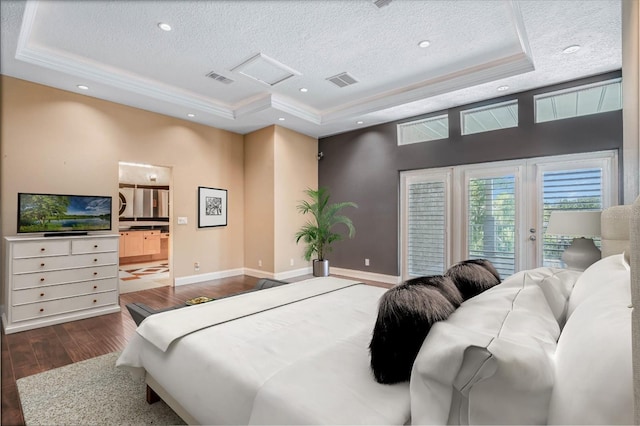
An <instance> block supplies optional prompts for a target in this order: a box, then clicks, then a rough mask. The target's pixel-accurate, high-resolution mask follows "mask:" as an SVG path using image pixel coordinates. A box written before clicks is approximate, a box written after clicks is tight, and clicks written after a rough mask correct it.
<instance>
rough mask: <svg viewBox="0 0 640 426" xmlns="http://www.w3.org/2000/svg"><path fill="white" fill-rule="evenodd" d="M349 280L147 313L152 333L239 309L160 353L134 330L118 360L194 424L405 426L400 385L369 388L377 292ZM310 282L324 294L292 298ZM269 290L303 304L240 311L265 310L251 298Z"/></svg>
mask: <svg viewBox="0 0 640 426" xmlns="http://www.w3.org/2000/svg"><path fill="white" fill-rule="evenodd" d="M355 283H356V282H354V281H348V280H339V279H335V278H323V279H313V280H309V281H303V282H300V283H296V284H293V285H287V286H282V287H274V288H271V289H266V290H261V291H259V292H254V293H249V294H245V295H241V296H237V297H232V298H228V299H222V300H219V301H213V302H209V303H206V304H203V305H201V306H195V307H189V308H184V309H179V310H176V311H172V312H168V313H169V314H171V315H167V313H162V314H157V315H154V316H152V317H150V318H148V319H147V320H145V321H144V322H143V324H144V323H146V322H147V321H149V320H151V319H154V322H156V321H157V322H158V325H156V326H155V327H157V328H158V329H159V328H161V327H162V325H161V320H162V321H167V323H166V324H165V325H166V326H167V327H168V328H171V327H172V326H171V324H173V323H174V322H175V321H178V322H181V320H180V319H179V318H178V317H179V316H180V315H179V314H180V313H184V315H185V317H192V315H193V313H195V312H199V311H203V312H204V311H215V310H216V309H217V306H218V305H225V308H224V309H225V310H232V305H236V308H237V309H238V312H239V313H241V315H240V316H241V317H240V318H238V319H236V320H232V321H228V320H224V321H222V322H221V323H220V324H218V325H215V326H212V327H207V328H203V329H201V330H200V331H197V332H188V333H187V334H186V335H184V336H183V337H180V338H177V339H176V340H175V341H173V343H171V342H169V343H168V344H167V343H166V340H163V342H164V343H162V344H161V346H166V350H165V351H163V350H161V349H160V348H158V347H157V346H156V345H155V344H154V343H151V342H149V341H148V340H146V339H145V338H144V337H142V336H141V335H140V334H136V336H134V338H133V339H132V340H131V342H130V343H129V345H128V346H127V347H126V348H125V350H124V351H123V353H122V355H121V356H120V358H119V360H118V363H117V365H118V366H127V367H130V368H133V369H136V368H137V369H142V370H139V371H140V372H143V373H144V371H146V372H148V373H149V374H151V375H152V376H153V377H154V378H155V379H156V380H157V381H158V382H159V383H160V385H161V386H162V387H163V388H165V389H166V390H167V391H169V393H170V394H171V395H172V396H173V397H174V398H175V399H176V400H177V401H178V402H179V403H180V404H181V405H182V407H183V408H185V409H186V410H187V411H188V412H189V413H190V414H191V415H192V416H193V417H194V418H195V419H196V420H198V422H200V423H201V424H310V423H314V424H320V423H323V424H405V423H407V422H408V421H409V418H410V407H409V389H408V384H407V383H404V384H399V385H393V386H389V385H381V384H378V383H377V382H376V381H375V380H374V378H373V375H372V374H371V372H370V369H369V354H368V344H369V341H370V338H371V332H372V330H373V324H374V322H375V318H376V314H377V303H378V299H379V298H380V296H381V295H382V294H383V293H384V291H386V290H385V289H384V288H379V287H373V286H367V285H353V284H355ZM306 285H310V287H309V288H308V289H302V290H301V287H304V286H306ZM311 286H313V287H323V288H325V289H327V290H330V291H329V292H328V293H325V294H321V295H317V296H315V297H300V296H301V295H302V294H303V293H307V292H316V290H313V291H312V290H311ZM338 287H344V288H342V289H339V290H336V289H337V288H338ZM287 289H288V290H287ZM285 290H286V291H285ZM334 290H335V291H334ZM274 293H283V295H284V293H287V295H286V296H284V299H286V300H291V298H292V297H294V296H292V294H297V296H295V297H297V298H300V299H302V300H299V301H297V302H294V303H289V302H287V303H289V304H286V305H284V306H282V307H279V308H277V309H268V310H264V311H263V312H259V313H256V314H254V315H249V316H244V315H246V312H247V310H246V305H247V304H249V305H253V306H254V307H256V306H264V305H263V303H264V302H262V301H257V299H262V298H266V299H272V296H273V295H274ZM295 297H294V298H295ZM220 302H224V303H220ZM258 310H260V309H258ZM205 315H208V316H214V315H217V314H212V313H208V314H205ZM156 318H157V319H156ZM196 328H198V329H199V328H201V327H200V325H198V326H197V327H196ZM152 334H153V333H152ZM153 338H154V339H155V337H153ZM156 343H157V342H156Z"/></svg>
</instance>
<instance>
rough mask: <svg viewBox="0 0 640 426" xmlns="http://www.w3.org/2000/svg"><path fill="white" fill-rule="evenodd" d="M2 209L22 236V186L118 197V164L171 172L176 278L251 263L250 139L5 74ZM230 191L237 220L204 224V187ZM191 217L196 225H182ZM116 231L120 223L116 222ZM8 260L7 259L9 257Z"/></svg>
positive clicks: (9, 227) (10, 228)
mask: <svg viewBox="0 0 640 426" xmlns="http://www.w3.org/2000/svg"><path fill="white" fill-rule="evenodd" d="M1 81H2V95H1V96H2V98H1V99H2V104H1V105H2V111H1V114H2V115H1V123H2V130H1V151H2V160H1V163H0V164H1V175H0V177H1V183H0V189H1V191H0V192H1V193H2V204H1V208H0V214H1V217H2V218H3V220H2V235H3V236H6V235H15V234H16V219H15V217H16V209H17V206H16V203H17V195H16V194H17V193H18V192H53V193H74V194H91V195H93V194H95V195H111V196H112V197H113V199H114V201H115V202H114V207H113V214H114V217H117V200H118V162H119V161H129V162H139V163H148V164H154V165H159V166H167V167H171V168H172V171H173V173H172V176H173V182H172V184H171V188H172V200H171V206H172V211H171V217H172V224H171V226H172V229H171V232H172V238H173V267H174V269H173V272H174V276H175V277H181V276H188V275H194V274H195V272H194V269H193V263H194V262H196V261H197V262H200V272H199V273H200V274H203V273H207V272H216V271H224V270H230V269H236V268H241V267H243V266H244V220H243V219H244V216H243V215H244V164H243V161H244V148H243V136H242V135H239V134H235V133H231V132H226V131H223V130H219V129H215V128H212V127H207V126H202V125H199V124H195V123H191V122H188V121H184V120H179V119H175V118H171V117H167V116H163V115H159V114H155V113H151V112H147V111H143V110H139V109H135V108H130V107H126V106H123V105H119V104H115V103H111V102H106V101H101V100H97V99H94V98H91V97H88V96H81V95H78V94H75V93H71V92H65V91H62V90H57V89H53V88H50V87H46V86H41V85H37V84H33V83H29V82H26V81H23V80H18V79H14V78H11V77H6V76H2V80H1ZM198 186H210V187H216V188H224V189H227V190H228V191H229V192H228V194H229V208H228V210H229V211H228V213H229V218H228V226H226V227H219V228H203V229H198V220H197V187H198ZM178 216H186V217H187V218H188V220H189V224H188V225H180V226H178V225H176V218H177V217H178ZM114 231H117V221H114ZM3 258H4V256H3Z"/></svg>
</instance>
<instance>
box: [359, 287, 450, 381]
mask: <svg viewBox="0 0 640 426" xmlns="http://www.w3.org/2000/svg"><path fill="white" fill-rule="evenodd" d="M461 302H462V297H461V295H460V293H459V291H458V290H457V288H456V287H455V285H454V284H453V283H452V282H451V280H450V279H449V278H447V277H444V276H441V275H439V276H433V277H421V278H416V279H412V280H409V281H407V282H405V283H403V284H400V285H398V286H396V287H393V288H391V289H389V290H388V291H387V292H386V293H384V294H383V295H382V297H381V298H380V302H379V307H378V318H377V319H376V324H375V327H374V328H373V337H372V339H371V343H370V344H369V352H370V354H371V369H372V370H373V374H374V376H375V378H376V380H377V381H378V382H379V383H387V384H391V383H398V382H403V381H406V380H409V377H410V376H411V368H412V367H413V361H415V358H416V356H417V355H418V351H419V350H420V347H421V346H422V342H423V341H424V339H425V337H426V336H427V334H428V333H429V330H430V329H431V326H432V325H433V324H434V323H436V322H437V321H441V320H443V319H446V318H448V317H449V315H451V313H452V312H453V311H455V309H456V307H457V306H459V305H460V303H461Z"/></svg>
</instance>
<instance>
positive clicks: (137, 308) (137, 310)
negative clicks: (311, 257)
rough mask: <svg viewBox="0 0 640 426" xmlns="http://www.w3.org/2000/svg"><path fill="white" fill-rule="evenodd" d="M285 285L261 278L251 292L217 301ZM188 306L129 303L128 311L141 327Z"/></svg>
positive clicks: (231, 295) (283, 282)
mask: <svg viewBox="0 0 640 426" xmlns="http://www.w3.org/2000/svg"><path fill="white" fill-rule="evenodd" d="M283 284H289V283H288V282H286V281H279V280H272V279H270V278H261V279H260V280H258V282H257V283H256V285H255V286H254V287H253V288H252V289H250V290H246V291H242V292H239V293H234V294H229V295H227V296H222V297H218V298H217V299H224V298H226V297H233V296H237V295H239V294H244V293H251V292H254V291H258V290H264V289H266V288H271V287H277V286H280V285H283ZM186 306H189V305H187V304H186V303H181V304H179V305H175V306H170V307H168V308H163V309H153V308H151V307H150V306H147V305H145V304H144V303H129V304H128V305H126V307H127V310H128V311H129V313H130V314H131V318H133V321H135V323H136V325H140V323H142V321H143V320H144V319H145V318H147V317H148V316H149V315H153V314H158V313H160V312H166V311H171V310H173V309H180V308H184V307H186Z"/></svg>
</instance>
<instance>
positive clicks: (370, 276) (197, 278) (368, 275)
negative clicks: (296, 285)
mask: <svg viewBox="0 0 640 426" xmlns="http://www.w3.org/2000/svg"><path fill="white" fill-rule="evenodd" d="M329 272H330V273H332V274H336V275H344V276H345V277H349V278H354V279H359V280H370V281H378V282H381V283H386V284H394V285H397V284H400V283H401V282H402V279H401V278H400V277H397V276H394V275H384V274H377V273H374V272H365V271H358V270H355V269H344V268H337V267H335V266H330V269H329ZM311 273H313V268H312V267H311V266H308V267H305V268H300V269H294V270H292V271H285V272H278V273H275V274H274V273H273V272H268V271H261V270H259V269H251V268H237V269H228V270H226V271H217V272H209V273H206V274H198V275H188V276H186V277H179V278H176V279H175V286H176V287H177V286H181V285H187V284H198V283H202V282H206V281H212V280H217V279H220V278H229V277H235V276H238V275H249V276H250V277H256V278H270V279H274V280H285V281H286V280H287V279H289V278H295V277H299V276H301V275H308V274H311Z"/></svg>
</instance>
